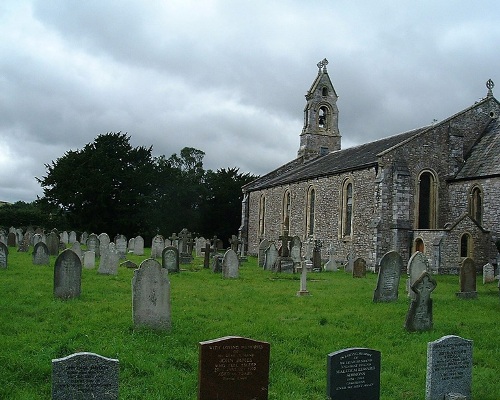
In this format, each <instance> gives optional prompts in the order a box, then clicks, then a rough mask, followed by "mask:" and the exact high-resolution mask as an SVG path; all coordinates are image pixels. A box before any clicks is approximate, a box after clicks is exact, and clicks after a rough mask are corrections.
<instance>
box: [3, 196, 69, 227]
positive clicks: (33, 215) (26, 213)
mask: <svg viewBox="0 0 500 400" xmlns="http://www.w3.org/2000/svg"><path fill="white" fill-rule="evenodd" d="M57 215H58V213H57V212H55V210H44V209H42V208H41V207H40V206H39V205H38V204H37V202H36V201H34V202H32V203H25V202H24V201H18V202H16V203H14V204H5V205H2V206H1V207H0V226H3V227H6V228H8V227H10V226H15V227H16V228H27V227H28V226H33V227H38V226H40V227H50V228H53V227H55V226H57V227H60V228H62V229H65V228H66V225H65V224H66V220H65V219H64V218H57Z"/></svg>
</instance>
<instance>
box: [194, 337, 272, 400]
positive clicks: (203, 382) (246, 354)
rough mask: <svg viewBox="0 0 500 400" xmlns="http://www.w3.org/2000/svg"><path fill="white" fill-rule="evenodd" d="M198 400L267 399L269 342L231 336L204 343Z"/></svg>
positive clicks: (201, 347)
mask: <svg viewBox="0 0 500 400" xmlns="http://www.w3.org/2000/svg"><path fill="white" fill-rule="evenodd" d="M199 345H200V352H199V363H198V400H267V399H268V387H269V356H270V349H271V346H270V344H269V343H267V342H261V341H258V340H253V339H248V338H243V337H238V336H227V337H223V338H218V339H214V340H208V341H205V342H200V343H199Z"/></svg>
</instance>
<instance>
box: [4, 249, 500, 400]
mask: <svg viewBox="0 0 500 400" xmlns="http://www.w3.org/2000/svg"><path fill="white" fill-rule="evenodd" d="M9 251H10V254H9V265H8V268H7V269H1V270H0V319H1V322H0V327H1V328H0V343H2V348H1V350H0V364H1V366H2V373H1V374H0V399H23V400H24V399H43V400H46V399H49V398H50V396H51V360H52V359H53V358H59V357H64V356H67V355H70V354H72V353H75V352H81V351H87V352H92V353H97V354H100V355H102V356H105V357H110V358H117V359H119V361H120V399H169V400H176V399H177V400H191V399H196V395H197V385H198V342H200V341H206V340H210V339H215V338H218V337H222V336H244V337H249V338H252V339H256V340H262V341H267V342H269V343H270V344H271V363H270V384H269V399H272V400H285V399H287V400H320V399H321V400H324V399H325V397H326V395H325V391H326V356H327V354H328V353H331V352H333V351H336V350H340V349H343V348H349V347H369V348H373V349H376V350H379V351H381V352H382V368H381V369H382V372H381V399H383V400H398V399H401V400H402V399H405V400H417V399H418V400H422V399H423V398H424V394H425V374H426V363H427V360H426V356H427V354H426V353H427V343H428V342H430V341H433V340H436V339H438V338H440V337H442V336H445V335H459V336H461V337H463V338H466V339H472V340H473V341H474V348H473V364H474V370H473V388H472V393H473V396H474V399H478V400H498V399H499V396H500V394H499V393H500V380H499V379H498V372H499V367H498V366H499V362H500V341H499V336H498V335H499V328H498V326H499V322H500V299H499V291H498V288H497V286H496V284H489V285H483V284H482V280H481V277H478V283H477V288H478V298H477V299H475V300H462V299H457V298H456V296H455V292H456V291H458V288H459V284H458V277H457V276H434V278H435V279H436V281H437V284H438V286H437V288H436V290H435V291H434V292H433V294H432V298H433V301H434V329H433V330H432V331H430V332H424V333H408V332H406V331H405V330H404V328H403V325H404V320H405V316H406V312H407V310H408V300H407V297H406V294H405V290H404V285H405V282H404V281H405V278H404V277H403V279H401V283H400V288H399V297H400V298H399V300H398V301H397V302H394V303H377V304H374V303H372V296H373V290H374V289H375V285H376V278H377V276H376V275H375V274H368V275H367V276H366V278H359V279H354V278H352V277H351V276H350V275H349V274H346V273H344V272H342V271H339V272H323V273H310V274H308V282H307V289H308V290H309V291H310V293H311V296H307V297H297V296H296V292H297V291H298V290H299V288H300V281H299V278H300V276H299V275H285V274H283V275H279V274H274V273H271V272H268V271H263V270H262V269H261V268H259V267H258V266H257V260H256V259H255V258H249V261H248V262H246V263H244V264H243V265H242V266H241V268H240V278H239V279H234V280H227V279H222V278H221V275H219V274H213V273H212V272H211V271H210V270H206V269H203V268H202V265H203V260H202V259H198V258H197V259H195V261H194V263H193V264H192V265H189V266H181V267H184V268H185V269H186V270H184V271H182V272H181V273H179V274H171V275H170V281H171V304H172V329H171V330H170V331H168V332H157V331H151V330H147V329H141V330H134V328H133V324H132V311H131V303H132V291H131V280H132V276H133V270H131V269H126V268H120V270H119V273H118V275H117V276H108V275H99V274H98V273H97V267H96V268H95V269H91V270H87V269H84V270H83V276H82V295H81V297H80V298H78V299H73V300H68V301H61V300H58V299H54V297H53V265H54V261H55V257H52V258H51V266H35V265H32V262H31V251H30V253H18V252H16V249H15V248H10V249H9ZM146 251H147V252H148V251H149V249H147V250H146ZM128 258H129V259H131V260H132V261H134V262H136V263H140V261H142V260H144V259H145V258H146V257H137V256H131V255H129V256H128Z"/></svg>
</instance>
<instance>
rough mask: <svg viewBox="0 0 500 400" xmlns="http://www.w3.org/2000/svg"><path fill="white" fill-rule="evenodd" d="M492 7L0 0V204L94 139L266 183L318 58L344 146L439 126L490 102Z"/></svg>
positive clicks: (499, 73)
mask: <svg viewBox="0 0 500 400" xmlns="http://www.w3.org/2000/svg"><path fill="white" fill-rule="evenodd" d="M499 4H500V3H498V0H491V1H486V0H484V1H483V0H477V1H470V0H467V1H463V0H439V1H437V0H429V1H428V0H420V1H406V0H394V1H388V0H377V1H372V0H360V1H355V0H345V1H344V0H318V1H314V0H310V1H305V0H297V1H295V0H290V1H286V0H284V1H269V0H248V1H247V0H244V1H243V0H241V1H239V0H198V1H195V0H161V1H160V0H142V1H140V0H85V1H81V0H40V1H37V0H2V1H1V2H0V200H3V201H9V202H15V201H18V200H22V201H26V202H31V201H33V200H35V199H36V197H37V196H41V195H42V190H41V187H40V186H39V184H38V183H37V182H36V180H35V177H42V176H43V175H45V173H46V169H45V166H44V164H47V163H50V162H51V161H52V160H56V159H57V158H58V157H61V156H62V155H64V153H65V152H66V151H67V150H70V149H72V150H77V149H81V148H83V146H85V144H87V143H90V142H93V140H94V138H95V137H96V136H97V135H99V134H102V133H106V132H118V131H121V132H127V133H128V134H129V135H130V136H131V143H132V145H133V146H134V147H135V146H147V147H149V146H153V152H154V155H161V154H164V155H165V156H166V157H169V156H170V155H172V154H173V153H179V152H180V150H181V149H182V148H183V147H186V146H189V147H195V148H197V149H200V150H202V151H204V152H205V158H204V167H205V169H213V170H216V169H218V168H227V167H239V168H240V171H241V172H250V173H253V174H264V173H266V172H268V171H270V170H272V169H274V168H276V167H278V166H279V165H280V164H282V163H284V162H287V161H289V160H291V159H293V158H295V157H296V154H297V150H298V147H299V134H300V132H301V129H302V123H303V119H302V118H303V108H304V105H305V98H304V94H305V93H306V91H307V90H308V89H309V87H310V85H311V83H312V81H313V80H314V78H315V76H316V74H317V67H316V64H317V62H318V61H320V60H322V59H323V58H327V59H328V60H329V65H328V72H329V74H330V78H331V80H332V82H333V84H334V86H335V89H336V91H337V94H338V95H339V101H338V108H339V112H340V119H339V121H340V122H339V124H340V131H341V134H342V146H343V147H349V146H353V145H356V144H360V143H363V142H367V141H371V140H375V139H378V138H381V137H385V136H390V135H393V134H396V133H399V132H403V131H405V130H409V129H413V128H416V127H420V126H423V125H427V124H429V123H432V121H433V120H434V119H436V120H441V119H444V118H446V117H448V116H450V115H451V114H454V113H456V112H458V111H460V110H462V109H463V108H466V107H468V106H470V105H472V104H473V103H474V102H475V101H477V100H479V99H481V98H483V97H485V96H486V93H487V89H486V87H485V82H486V81H487V80H488V79H489V78H491V79H492V80H493V81H495V82H498V85H497V91H500V51H499V49H500V5H499ZM494 93H495V90H494ZM495 94H496V93H495ZM497 96H498V95H497ZM499 98H500V97H499Z"/></svg>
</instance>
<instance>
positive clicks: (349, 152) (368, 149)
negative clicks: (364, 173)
mask: <svg viewBox="0 0 500 400" xmlns="http://www.w3.org/2000/svg"><path fill="white" fill-rule="evenodd" d="M425 129H427V127H423V128H418V129H414V130H412V131H408V132H404V133H400V134H399V135H395V136H390V137H387V138H385V139H380V140H377V141H375V142H370V143H365V144H362V145H359V146H356V147H350V148H347V149H344V150H338V151H333V152H331V153H328V154H326V155H324V156H319V157H317V158H316V159H314V160H311V161H309V162H306V163H303V161H302V159H301V158H297V159H295V160H293V161H291V162H289V163H287V164H285V165H283V166H281V167H279V168H278V169H276V170H274V171H272V172H270V173H268V174H266V175H264V176H262V177H260V178H257V179H256V180H255V181H253V182H250V183H249V184H247V185H245V186H244V187H243V189H244V190H245V191H253V190H260V189H265V188H268V187H272V186H279V185H286V184H290V183H293V182H297V181H303V180H308V179H311V178H318V177H323V176H329V175H334V174H338V173H340V172H346V171H352V170H357V169H363V168H369V167H373V166H375V165H376V164H377V155H378V154H379V153H381V152H383V151H385V150H387V149H390V148H392V147H394V146H396V145H397V144H398V143H401V142H402V141H405V140H406V139H409V138H410V137H412V136H414V135H416V134H418V133H420V132H422V131H424V130H425Z"/></svg>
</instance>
